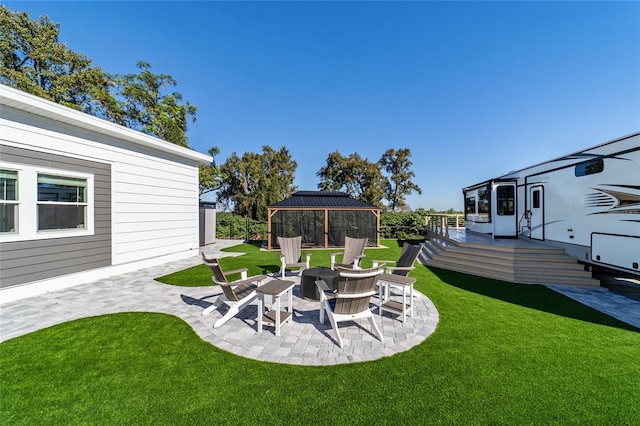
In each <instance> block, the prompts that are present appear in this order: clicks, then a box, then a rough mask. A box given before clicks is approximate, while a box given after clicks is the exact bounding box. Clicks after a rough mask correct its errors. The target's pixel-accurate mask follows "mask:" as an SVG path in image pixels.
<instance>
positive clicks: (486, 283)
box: [428, 267, 640, 332]
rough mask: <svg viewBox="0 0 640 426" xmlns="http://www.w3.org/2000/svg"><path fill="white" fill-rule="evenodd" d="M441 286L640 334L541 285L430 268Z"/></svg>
mask: <svg viewBox="0 0 640 426" xmlns="http://www.w3.org/2000/svg"><path fill="white" fill-rule="evenodd" d="M428 269H429V270H430V271H431V272H433V273H434V274H435V275H436V276H437V277H438V278H440V280H442V282H444V283H446V284H449V285H452V286H454V287H458V288H460V289H463V290H467V291H470V292H473V293H476V294H481V295H483V296H487V297H491V298H493V299H498V300H502V301H504V302H508V303H513V304H516V305H520V306H523V307H526V308H531V309H536V310H539V311H543V312H548V313H550V314H554V315H560V316H564V317H567V318H573V319H577V320H580V321H586V322H591V323H594V324H600V325H605V326H609V327H616V328H620V329H624V330H629V331H635V332H640V329H638V328H636V327H634V326H632V325H630V324H627V323H626V322H624V321H620V320H618V319H616V318H613V317H611V316H609V315H607V314H605V313H602V312H600V311H598V310H596V309H593V308H591V307H589V306H586V305H583V304H582V303H580V302H577V301H575V300H573V299H571V298H569V297H567V296H564V295H562V294H560V293H557V292H555V291H553V290H551V289H549V288H547V287H545V286H544V285H541V284H514V283H509V282H506V281H498V280H494V279H490V278H484V277H477V276H474V275H468V274H463V273H460V272H454V271H449V270H446V269H439V268H435V267H429V268H428Z"/></svg>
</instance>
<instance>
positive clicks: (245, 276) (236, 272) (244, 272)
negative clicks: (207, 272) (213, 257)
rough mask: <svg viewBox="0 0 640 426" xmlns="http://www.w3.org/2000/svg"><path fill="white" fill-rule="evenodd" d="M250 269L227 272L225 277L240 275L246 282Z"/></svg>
mask: <svg viewBox="0 0 640 426" xmlns="http://www.w3.org/2000/svg"><path fill="white" fill-rule="evenodd" d="M248 270H249V269H247V268H240V269H234V270H233V271H225V272H224V274H225V275H233V274H240V279H241V280H246V279H247V271H248Z"/></svg>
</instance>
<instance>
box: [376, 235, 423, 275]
mask: <svg viewBox="0 0 640 426" xmlns="http://www.w3.org/2000/svg"><path fill="white" fill-rule="evenodd" d="M420 250H421V248H420V246H414V245H411V244H409V243H404V244H403V245H402V252H400V257H399V258H398V260H397V261H396V260H372V261H371V262H373V266H374V267H376V266H378V264H379V263H384V264H385V273H387V274H395V275H402V276H405V277H406V276H407V275H409V271H412V270H413V269H415V267H414V266H413V264H414V263H415V262H416V259H418V255H419V254H420ZM389 263H395V265H396V266H390V265H388V264H389Z"/></svg>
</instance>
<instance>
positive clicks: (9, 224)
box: [0, 169, 19, 233]
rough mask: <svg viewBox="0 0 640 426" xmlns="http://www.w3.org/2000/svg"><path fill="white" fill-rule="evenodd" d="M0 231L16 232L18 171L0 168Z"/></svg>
mask: <svg viewBox="0 0 640 426" xmlns="http://www.w3.org/2000/svg"><path fill="white" fill-rule="evenodd" d="M0 192H1V194H0V197H1V198H0V202H1V204H0V232H7V233H8V232H17V225H18V205H19V204H18V172H16V171H13V170H5V169H0Z"/></svg>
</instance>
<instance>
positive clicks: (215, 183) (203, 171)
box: [198, 146, 224, 196]
mask: <svg viewBox="0 0 640 426" xmlns="http://www.w3.org/2000/svg"><path fill="white" fill-rule="evenodd" d="M207 152H208V154H209V155H210V156H211V158H212V160H211V163H209V164H206V165H204V166H200V168H199V170H198V175H199V181H200V188H199V189H200V195H201V196H202V195H204V194H207V193H209V192H213V191H217V190H219V189H220V188H222V185H223V181H224V176H223V175H222V172H220V169H219V168H218V166H217V165H216V155H218V154H220V148H218V147H217V146H214V147H212V148H209V151H207Z"/></svg>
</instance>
